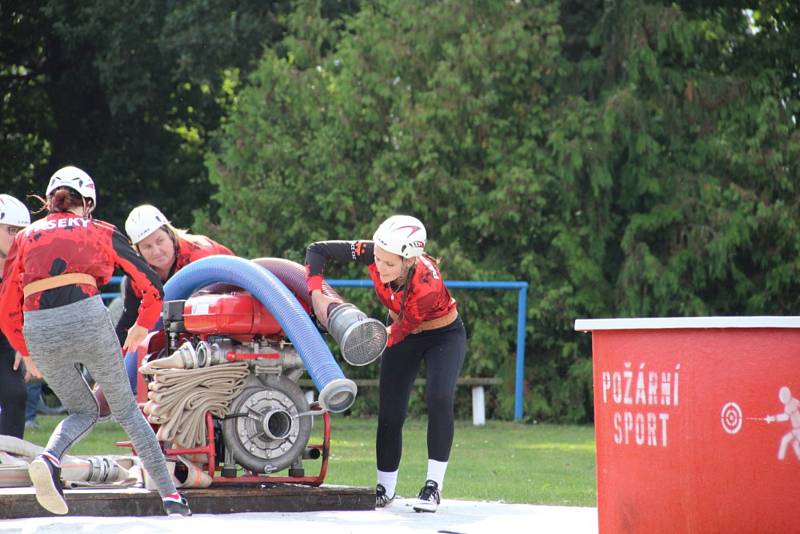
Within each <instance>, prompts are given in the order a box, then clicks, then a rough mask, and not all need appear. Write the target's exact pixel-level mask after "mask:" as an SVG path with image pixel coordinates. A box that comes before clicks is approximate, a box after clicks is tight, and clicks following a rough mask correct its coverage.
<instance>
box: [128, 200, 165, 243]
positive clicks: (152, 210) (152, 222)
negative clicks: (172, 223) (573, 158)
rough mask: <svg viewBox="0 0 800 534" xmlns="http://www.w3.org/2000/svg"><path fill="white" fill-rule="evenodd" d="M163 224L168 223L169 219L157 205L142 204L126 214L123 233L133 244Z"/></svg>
mask: <svg viewBox="0 0 800 534" xmlns="http://www.w3.org/2000/svg"><path fill="white" fill-rule="evenodd" d="M165 224H169V219H167V218H166V217H165V216H164V214H163V213H161V211H160V210H159V209H158V208H157V207H155V206H151V205H150V204H142V205H141V206H136V207H135V208H133V210H131V213H130V215H128V219H127V220H126V221H125V233H127V234H128V237H129V238H130V239H131V243H133V244H134V245H135V244H136V243H138V242H139V241H141V240H142V239H144V238H145V237H147V236H149V235H150V234H152V233H153V232H155V231H156V230H158V229H159V228H161V227H162V226H164V225H165Z"/></svg>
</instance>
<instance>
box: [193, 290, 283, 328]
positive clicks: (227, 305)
mask: <svg viewBox="0 0 800 534" xmlns="http://www.w3.org/2000/svg"><path fill="white" fill-rule="evenodd" d="M183 321H184V324H185V325H186V331H187V332H191V333H193V334H229V335H237V334H239V335H243V334H246V335H256V334H259V335H264V336H276V335H283V331H282V329H281V326H280V324H278V321H277V320H275V317H273V316H272V314H270V313H269V312H268V311H267V310H266V308H264V306H263V305H262V304H261V303H260V302H259V301H258V300H256V299H255V298H254V297H253V296H252V295H251V294H250V293H248V292H245V291H242V292H236V293H229V294H224V295H216V294H209V295H195V296H193V297H191V298H189V299H187V300H186V303H185V304H184V306H183Z"/></svg>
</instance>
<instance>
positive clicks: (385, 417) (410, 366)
mask: <svg viewBox="0 0 800 534" xmlns="http://www.w3.org/2000/svg"><path fill="white" fill-rule="evenodd" d="M426 239H427V234H426V231H425V226H424V225H423V224H422V223H421V222H420V221H419V219H416V218H415V217H411V216H408V215H394V216H392V217H389V218H388V219H387V220H386V221H384V222H383V224H381V225H380V227H378V230H377V231H376V232H375V235H374V236H373V239H372V241H319V242H316V243H312V244H311V245H309V247H308V250H307V251H306V270H307V272H308V290H309V292H310V293H311V298H312V302H313V304H314V312H315V313H316V315H317V318H318V319H319V320H320V322H321V323H322V324H323V325H325V324H327V310H328V306H330V305H331V304H333V303H334V302H336V300H334V299H332V298H330V297H328V296H326V295H324V294H323V293H322V273H323V268H324V266H325V264H326V262H327V261H328V260H334V261H338V262H352V261H355V262H358V263H362V264H364V265H368V266H369V275H370V278H371V279H372V283H373V285H374V286H375V293H376V294H377V296H378V299H379V300H380V301H381V303H383V305H384V306H386V307H387V308H388V310H389V317H390V318H391V324H390V326H389V327H388V333H389V341H388V344H387V348H386V351H385V352H384V353H383V356H382V357H381V368H380V381H379V385H380V388H379V389H380V405H379V408H378V432H377V442H376V446H375V449H376V454H377V464H378V465H377V467H378V473H377V478H378V483H377V487H376V501H375V504H376V506H377V507H379V508H381V507H385V506H388V505H390V504H391V503H392V500H393V499H394V496H395V487H396V485H397V475H398V470H399V467H400V456H401V451H402V430H403V422H404V421H405V417H406V413H407V411H408V401H409V396H410V394H411V390H412V387H413V385H414V379H415V378H416V375H417V372H418V371H419V368H420V366H421V364H422V362H423V361H424V362H425V367H426V373H427V375H426V378H427V380H426V383H427V387H426V391H425V396H426V402H427V407H428V440H427V441H428V476H427V480H426V481H425V484H424V486H423V487H422V489H421V490H420V492H419V495H418V497H417V502H416V503H415V504H414V510H416V511H418V512H435V511H436V508H437V506H438V505H439V502H440V498H441V495H440V492H441V490H442V485H443V482H444V475H445V470H446V469H447V462H448V460H449V458H450V449H451V447H452V444H453V428H454V421H453V419H454V414H453V404H454V399H455V388H456V380H457V379H458V374H459V373H460V372H461V366H462V365H463V363H464V357H465V355H466V333H465V331H464V325H463V323H462V322H461V319H460V318H459V316H458V311H457V308H456V302H455V300H454V299H453V298H452V297H451V296H450V293H449V292H448V291H447V288H446V287H445V285H444V281H443V280H442V276H441V273H440V272H439V266H438V263H437V262H436V260H434V259H433V258H432V257H430V256H428V255H426V254H425V252H424V250H425V242H426Z"/></svg>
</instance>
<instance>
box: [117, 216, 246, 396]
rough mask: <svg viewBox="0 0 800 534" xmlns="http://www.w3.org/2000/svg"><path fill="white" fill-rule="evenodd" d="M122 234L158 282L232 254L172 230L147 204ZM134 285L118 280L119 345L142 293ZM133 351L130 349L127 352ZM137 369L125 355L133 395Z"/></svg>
mask: <svg viewBox="0 0 800 534" xmlns="http://www.w3.org/2000/svg"><path fill="white" fill-rule="evenodd" d="M125 232H126V233H127V234H128V237H129V238H130V240H131V243H133V246H134V247H136V249H137V250H138V251H139V253H140V254H141V255H142V257H143V258H144V260H145V261H146V262H147V264H148V265H149V266H150V267H151V268H152V269H153V270H154V271H155V272H156V274H158V277H159V279H160V280H161V282H166V281H167V280H169V279H170V278H171V277H172V275H174V274H175V273H176V272H178V271H180V270H181V269H182V268H184V267H186V266H187V265H189V264H190V263H192V262H193V261H197V260H199V259H200V258H205V257H206V256H213V255H215V254H223V255H227V256H232V255H233V252H231V250H230V249H229V248H228V247H226V246H224V245H220V244H219V243H217V242H216V241H214V240H212V239H209V238H207V237H206V236H203V235H193V234H190V233H189V232H187V231H186V230H182V229H179V228H175V227H174V226H172V224H171V223H170V221H169V219H167V218H166V217H165V216H164V214H163V213H161V211H160V210H159V209H158V208H156V207H155V206H151V205H149V204H143V205H141V206H137V207H135V208H134V209H133V210H132V211H131V212H130V214H129V215H128V219H127V220H126V221H125ZM135 285H136V284H135V283H130V280H129V279H128V278H125V279H123V281H122V295H123V300H122V315H121V316H120V318H119V320H118V321H117V325H116V332H117V337H118V339H119V340H120V343H122V340H123V339H124V338H125V336H126V335H127V332H128V329H129V328H131V326H132V325H133V324H134V321H135V320H136V315H137V313H138V310H139V305H140V302H141V299H142V293H141V291H140V290H138V289H137V288H136V287H135ZM135 348H136V347H131V350H134V349H135ZM137 367H138V365H137V358H136V353H135V352H130V353H128V354H126V355H125V368H126V370H127V372H128V379H129V381H130V384H131V389H132V390H133V392H134V393H136V373H137Z"/></svg>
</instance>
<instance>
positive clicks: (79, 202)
mask: <svg viewBox="0 0 800 534" xmlns="http://www.w3.org/2000/svg"><path fill="white" fill-rule="evenodd" d="M45 196H46V200H45V199H41V200H42V202H43V203H44V207H45V208H46V209H47V210H48V215H47V216H46V217H45V218H43V219H40V220H38V221H36V222H35V223H33V224H31V225H30V226H28V227H27V228H26V229H25V230H23V231H22V232H19V233H18V234H17V236H16V238H15V239H14V244H13V245H12V247H11V251H10V252H9V255H8V260H7V261H6V265H5V269H4V279H5V282H4V284H3V288H2V292H0V326H2V330H3V332H4V333H5V335H6V336H7V337H8V339H9V341H10V342H11V344H12V345H13V346H14V348H15V349H16V350H18V351H19V352H20V353H22V355H23V356H26V357H27V358H26V360H28V361H30V362H34V366H35V367H38V368H39V369H40V370H41V372H42V375H44V378H45V379H46V380H47V383H48V385H49V386H50V388H51V389H52V390H53V391H54V392H55V393H56V395H58V397H59V399H61V402H62V404H63V405H64V407H65V408H66V409H67V411H68V412H69V415H68V416H67V417H66V418H65V419H64V420H63V421H61V423H60V424H59V425H58V426H57V427H56V429H55V430H54V431H53V434H52V435H51V436H50V439H49V441H48V442H47V446H46V447H45V449H44V452H42V454H41V455H39V456H37V457H36V458H35V459H34V460H33V461H32V462H31V465H30V469H29V474H30V478H31V482H33V485H34V487H35V489H36V498H37V500H38V501H39V503H40V504H41V505H42V506H43V507H44V508H46V509H47V510H49V511H50V512H52V513H55V514H66V513H67V511H68V507H67V503H66V501H65V500H64V492H63V490H62V483H61V458H62V457H63V455H64V454H66V452H67V450H68V449H69V448H70V447H71V446H72V445H74V444H75V443H76V442H78V441H79V440H80V439H82V438H83V437H84V436H86V435H87V434H88V433H89V432H90V431H91V430H92V428H93V427H94V425H95V423H96V422H97V419H98V412H99V407H98V405H97V402H96V401H95V398H94V396H93V395H92V393H91V390H90V388H89V385H88V384H87V383H86V380H85V379H84V377H83V374H82V373H81V370H80V366H81V365H82V366H84V367H85V368H86V369H88V371H89V372H90V373H91V375H92V377H93V378H94V380H95V381H96V382H97V383H99V384H101V385H102V386H103V389H104V390H105V391H106V398H107V400H108V404H109V406H110V408H111V413H112V414H113V415H114V418H115V419H116V420H117V421H118V422H119V424H120V425H122V428H123V429H124V430H125V432H126V433H127V434H128V436H129V437H130V439H131V442H132V443H133V445H134V447H135V448H136V452H137V454H138V455H139V457H140V458H141V460H142V463H143V464H144V467H145V469H147V472H148V473H149V474H150V476H151V477H152V478H153V480H154V482H155V485H156V487H157V488H158V492H159V494H160V495H161V498H162V502H163V506H164V510H165V512H166V513H167V514H168V515H175V514H180V515H191V511H190V510H189V506H188V504H187V502H186V500H185V499H184V498H183V497H182V496H181V495H180V494H179V493H178V492H177V490H176V489H175V485H174V484H173V482H172V478H171V476H170V474H169V472H168V471H167V464H166V462H165V460H164V455H163V453H162V452H161V448H160V447H159V444H158V441H157V440H156V436H155V434H154V433H153V429H152V428H151V427H150V425H149V424H148V423H147V421H145V419H144V416H143V415H142V413H141V411H139V408H138V407H137V405H136V402H135V400H134V398H133V395H132V394H131V390H130V388H129V387H128V385H127V380H126V377H125V368H124V367H123V365H122V359H121V358H120V346H119V342H118V341H117V336H116V335H115V333H114V327H113V325H112V324H111V319H110V318H109V315H108V310H107V309H106V307H105V306H104V305H103V301H102V299H101V297H100V294H99V291H98V289H97V288H98V286H102V285H103V284H106V283H108V281H109V279H110V278H111V274H112V273H113V271H114V266H115V265H117V266H119V267H121V268H122V270H124V271H125V272H126V273H127V274H128V276H130V277H131V279H132V281H133V284H134V285H135V286H136V287H137V288H138V289H139V290H140V291H141V294H142V295H143V299H142V305H141V307H140V309H139V317H138V319H137V321H136V325H135V326H134V327H133V328H131V329H130V331H129V333H128V336H127V338H126V339H125V345H124V346H125V347H126V348H128V347H133V346H136V345H137V344H138V343H139V342H141V341H142V339H144V337H145V336H146V335H147V332H148V331H149V329H150V328H152V327H153V326H154V325H155V323H156V321H157V320H158V316H159V313H160V311H161V301H162V296H163V289H162V287H161V281H160V280H159V279H158V276H157V275H156V274H155V273H154V272H153V270H152V269H150V267H148V266H147V264H146V263H145V262H144V260H142V258H141V257H140V256H139V255H138V254H136V251H134V250H133V248H132V247H131V246H130V243H129V242H128V240H127V239H126V238H125V236H124V235H123V234H122V233H121V232H119V231H118V230H117V229H116V228H115V227H114V226H113V225H111V224H108V223H106V222H103V221H98V220H95V219H92V217H91V213H92V211H93V210H94V208H95V206H96V205H97V197H96V194H95V187H94V182H93V181H92V179H91V177H90V176H89V175H88V174H86V173H85V172H84V171H82V170H81V169H78V168H76V167H64V168H63V169H60V170H58V171H56V173H55V174H53V176H52V178H50V182H49V184H48V186H47V191H46V193H45Z"/></svg>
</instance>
